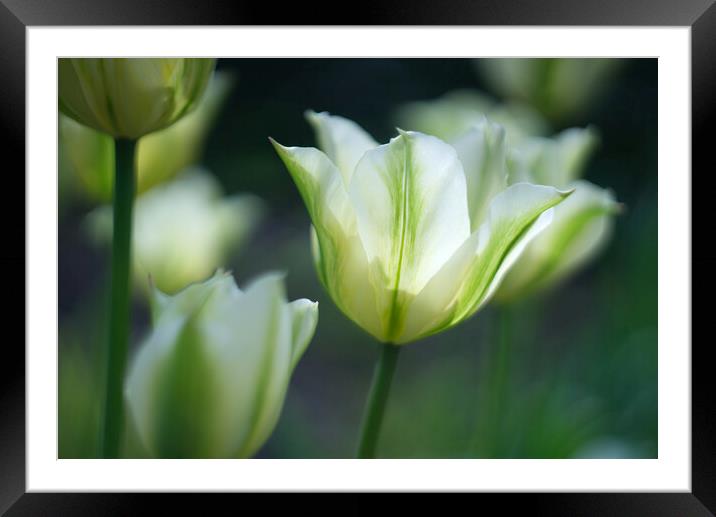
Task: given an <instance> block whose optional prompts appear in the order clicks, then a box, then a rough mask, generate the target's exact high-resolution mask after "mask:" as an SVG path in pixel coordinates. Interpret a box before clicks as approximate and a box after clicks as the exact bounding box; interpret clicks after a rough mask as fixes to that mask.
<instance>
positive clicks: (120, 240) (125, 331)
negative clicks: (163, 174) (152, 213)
mask: <svg viewBox="0 0 716 517" xmlns="http://www.w3.org/2000/svg"><path fill="white" fill-rule="evenodd" d="M136 144H137V141H136V140H121V139H117V140H115V164H116V167H115V181H114V202H113V226H112V284H111V295H110V296H111V298H110V313H109V349H108V350H107V377H106V391H105V406H104V420H103V429H102V456H103V457H104V458H117V457H119V445H120V439H121V434H122V428H123V426H124V404H123V396H122V383H123V381H124V372H125V369H126V363H127V344H128V340H129V324H130V321H129V311H130V307H129V305H130V300H129V295H130V283H129V273H130V268H131V242H132V206H133V204H134V192H135V189H136V171H135V160H136V158H135V156H136V152H135V151H136Z"/></svg>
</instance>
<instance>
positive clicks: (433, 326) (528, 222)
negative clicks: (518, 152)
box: [398, 183, 570, 343]
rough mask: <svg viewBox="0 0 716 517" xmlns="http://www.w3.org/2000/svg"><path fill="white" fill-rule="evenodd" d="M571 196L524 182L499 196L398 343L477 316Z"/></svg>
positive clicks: (431, 285) (422, 296)
mask: <svg viewBox="0 0 716 517" xmlns="http://www.w3.org/2000/svg"><path fill="white" fill-rule="evenodd" d="M569 194H570V192H561V191H559V190H557V189H555V188H553V187H547V186H542V185H531V184H528V183H518V184H515V185H512V186H511V187H508V188H507V189H506V190H504V191H503V192H501V193H500V194H498V195H497V196H495V197H494V199H493V200H492V203H491V204H490V210H489V213H488V215H487V218H486V220H485V221H484V223H483V224H482V225H481V226H480V228H479V229H478V230H477V231H475V232H474V233H473V234H472V235H471V236H470V238H469V239H468V240H467V241H466V242H465V243H464V244H463V245H462V246H461V247H460V248H459V249H458V250H457V252H456V253H455V254H454V255H453V256H452V257H451V258H450V260H448V261H447V263H446V264H445V265H444V266H443V267H442V268H441V269H440V271H439V272H438V273H437V274H436V275H435V276H434V277H433V278H432V279H431V280H430V282H428V284H427V285H426V286H425V287H424V288H423V290H422V291H421V292H420V293H419V294H418V296H417V297H416V298H415V300H414V301H413V303H412V304H411V305H410V308H409V310H408V315H407V318H406V325H405V332H404V334H403V335H402V336H401V337H400V340H399V341H398V343H405V342H408V341H413V340H415V339H417V338H419V337H424V336H426V335H429V334H433V333H435V332H438V331H440V330H442V329H444V328H447V327H449V326H452V325H454V324H455V323H458V322H459V321H461V320H463V319H465V318H467V317H469V316H470V315H472V314H473V313H474V312H475V311H477V310H478V309H479V308H480V307H481V306H482V305H483V304H484V303H486V302H487V300H488V299H489V298H490V296H491V295H492V294H493V292H494V290H495V289H496V287H497V286H498V285H499V283H500V281H501V279H502V277H503V276H504V275H505V274H506V272H507V270H508V269H509V267H510V266H511V265H512V264H513V263H514V261H515V260H516V259H517V258H518V257H519V255H520V254H521V253H522V252H523V251H524V248H525V246H526V245H527V243H528V242H529V241H530V240H532V239H533V238H534V237H535V236H536V235H537V234H538V233H539V232H540V231H542V230H543V229H544V228H545V227H546V225H547V224H549V222H550V221H551V217H552V211H551V210H550V208H551V207H553V206H555V205H557V204H558V203H560V202H561V201H562V200H563V199H565V198H566V197H567V196H568V195H569Z"/></svg>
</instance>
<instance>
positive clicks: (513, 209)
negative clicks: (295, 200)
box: [274, 113, 569, 344]
mask: <svg viewBox="0 0 716 517" xmlns="http://www.w3.org/2000/svg"><path fill="white" fill-rule="evenodd" d="M308 119H309V121H310V122H311V123H312V124H313V126H314V128H315V129H316V133H317V138H318V141H319V144H320V147H321V148H322V149H323V150H324V151H325V152H321V151H319V150H318V149H315V148H299V147H284V146H282V145H280V144H278V143H276V142H274V146H275V148H276V151H277V152H278V154H279V156H280V157H281V159H282V160H283V162H284V164H285V165H286V167H287V169H288V171H289V173H290V174H291V176H292V177H293V179H294V181H295V183H296V185H297V187H298V190H299V191H300V193H301V195H302V197H303V200H304V202H305V204H306V207H307V209H308V212H309V215H310V217H311V221H312V223H313V232H312V238H313V252H314V258H315V263H316V268H317V270H318V276H319V278H320V280H321V282H322V283H323V285H324V286H325V288H326V290H327V291H328V292H329V294H330V295H331V297H332V299H333V300H334V302H335V303H336V305H338V307H339V308H340V309H341V310H342V311H343V312H344V313H345V314H346V315H347V316H348V317H349V318H351V319H352V320H353V321H355V322H356V323H357V324H358V325H360V326H361V327H362V328H363V329H365V330H366V331H368V332H369V333H371V334H372V335H373V336H375V337H376V338H377V339H378V340H380V341H382V342H386V343H394V344H404V343H408V342H411V341H414V340H416V339H419V338H421V337H424V336H427V335H430V334H434V333H436V332H439V331H441V330H444V329H447V328H449V327H451V326H453V325H455V324H457V323H459V322H460V321H463V320H464V319H465V318H467V317H469V316H470V315H472V314H473V313H475V311H477V310H478V309H479V308H480V307H482V306H483V305H484V304H485V303H486V301H487V300H489V298H490V297H491V296H492V294H493V293H494V291H495V289H496V288H497V286H498V285H499V284H500V281H501V279H502V277H503V276H504V274H505V273H506V272H507V270H508V269H509V268H510V266H511V265H512V263H513V262H514V261H515V260H516V259H517V257H518V256H519V255H520V254H521V253H522V250H523V249H524V247H525V245H526V244H527V243H528V242H529V241H530V240H531V239H532V238H534V236H535V235H537V234H538V233H539V232H540V231H542V230H543V229H544V228H545V227H546V226H547V225H548V224H549V221H550V219H551V215H552V210H551V208H552V207H553V206H555V205H557V204H558V203H560V202H561V201H562V200H563V199H564V198H565V197H567V196H568V195H569V192H560V191H558V190H557V189H555V188H553V187H548V186H540V185H531V184H527V183H520V184H515V185H512V186H510V187H508V186H507V183H506V169H505V164H504V132H503V130H502V129H501V128H500V127H499V126H496V125H494V124H490V123H488V122H486V121H485V122H484V123H483V124H482V125H480V126H477V127H475V128H473V130H472V131H470V132H469V133H468V134H466V135H464V136H463V137H462V138H461V139H460V141H459V142H456V143H455V145H454V146H453V145H449V144H447V143H445V142H443V141H442V140H440V139H438V138H436V137H433V136H429V135H426V134H422V133H418V132H412V131H408V132H406V131H400V134H399V136H397V137H395V138H393V139H392V140H391V141H390V142H389V143H388V144H385V145H378V144H377V143H376V142H375V141H374V140H373V138H372V137H371V136H370V135H368V134H367V133H366V132H365V131H363V130H362V129H361V128H360V127H359V126H358V125H356V124H355V123H354V122H352V121H350V120H347V119H344V118H341V117H333V116H330V115H328V114H326V113H320V114H315V113H309V114H308Z"/></svg>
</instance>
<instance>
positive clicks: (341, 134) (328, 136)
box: [306, 111, 378, 186]
mask: <svg viewBox="0 0 716 517" xmlns="http://www.w3.org/2000/svg"><path fill="white" fill-rule="evenodd" d="M306 118H307V119H308V121H309V122H310V123H311V125H312V126H313V129H314V130H315V132H316V139H317V140H318V146H319V147H320V148H321V150H322V151H323V152H324V153H326V155H327V156H328V157H329V158H330V159H331V161H333V163H334V164H335V165H336V167H338V169H339V170H340V171H341V175H342V176H343V181H344V183H345V185H346V186H347V185H348V184H349V183H350V179H351V176H352V175H353V171H354V170H355V168H356V165H357V164H358V161H359V160H360V159H361V158H362V157H363V155H364V154H365V152H366V151H368V150H369V149H373V148H375V147H378V142H376V141H375V140H373V137H371V136H370V135H369V134H368V133H367V132H366V131H365V130H364V129H363V128H362V127H360V126H359V125H358V124H356V123H355V122H353V121H352V120H348V119H347V118H343V117H338V116H335V115H333V116H332V115H330V114H329V113H325V112H323V113H316V112H314V111H308V112H306Z"/></svg>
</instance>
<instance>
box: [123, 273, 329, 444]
mask: <svg viewBox="0 0 716 517" xmlns="http://www.w3.org/2000/svg"><path fill="white" fill-rule="evenodd" d="M152 298H153V307H152V308H153V310H152V319H153V325H152V326H153V328H152V331H151V333H150V334H149V336H148V337H147V338H146V340H145V341H144V343H142V345H141V347H140V349H139V351H138V353H137V355H136V357H135V358H134V362H133V364H132V366H131V368H130V371H129V375H128V377H127V381H126V390H125V395H126V400H127V405H128V408H129V412H130V414H131V416H132V421H133V422H134V425H135V426H136V429H137V432H138V435H139V437H140V439H141V441H142V442H143V444H144V446H145V447H146V449H147V450H148V451H149V453H150V454H151V455H152V456H156V457H162V458H190V457H193V458H246V457H250V456H252V455H254V454H255V453H256V451H257V450H258V449H259V448H260V447H261V445H263V443H264V442H265V441H266V440H267V439H268V437H269V435H270V434H271V432H272V431H273V429H274V427H275V425H276V423H277V421H278V418H279V415H280V413H281V408H282V405H283V401H284V397H285V395H286V391H287V388H288V384H289V381H290V377H291V373H292V371H293V369H294V367H295V366H296V363H297V362H298V360H299V359H300V357H301V356H302V355H303V353H304V351H305V349H306V347H307V346H308V343H309V342H310V340H311V338H312V337H313V333H314V331H315V328H316V323H317V321H318V304H317V303H315V302H311V301H310V300H306V299H300V300H296V301H294V302H291V303H288V302H287V301H286V297H285V294H284V287H283V278H282V276H281V275H279V274H275V273H271V274H266V275H264V276H261V277H260V278H258V279H257V280H255V281H254V282H252V283H251V284H250V285H249V287H248V288H247V289H246V290H244V291H241V290H240V289H239V288H238V287H237V286H236V283H235V282H234V279H233V277H232V276H231V275H230V274H226V273H222V272H218V273H217V274H216V275H214V277H213V278H211V279H209V280H207V281H205V282H203V283H199V284H194V285H191V286H189V287H187V288H186V289H184V290H183V291H181V292H179V293H178V294H176V295H175V296H167V295H164V294H162V293H161V292H159V291H156V290H155V291H154V293H153V297H152Z"/></svg>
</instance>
